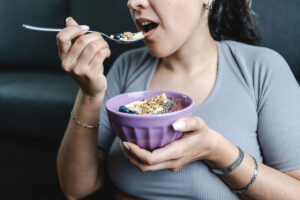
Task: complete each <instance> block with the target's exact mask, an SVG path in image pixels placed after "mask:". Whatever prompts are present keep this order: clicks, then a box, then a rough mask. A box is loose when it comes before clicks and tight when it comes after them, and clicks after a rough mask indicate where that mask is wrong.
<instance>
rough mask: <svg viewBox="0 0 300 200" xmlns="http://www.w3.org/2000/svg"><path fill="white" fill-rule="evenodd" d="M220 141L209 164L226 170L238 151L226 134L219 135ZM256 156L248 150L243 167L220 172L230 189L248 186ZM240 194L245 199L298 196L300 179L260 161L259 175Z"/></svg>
mask: <svg viewBox="0 0 300 200" xmlns="http://www.w3.org/2000/svg"><path fill="white" fill-rule="evenodd" d="M218 140H219V141H218V142H217V143H218V144H222V145H216V148H215V150H214V152H213V153H212V154H211V156H210V157H209V158H208V160H207V161H206V163H207V164H208V165H209V166H210V167H212V168H218V169H223V168H226V167H228V166H230V165H231V164H232V163H233V162H234V161H235V160H236V158H237V157H238V154H239V151H238V148H237V147H236V146H234V145H233V144H231V143H230V142H229V141H228V140H226V139H225V138H224V137H222V136H221V137H218ZM254 170H255V164H254V160H253V158H252V157H251V156H250V155H248V154H247V153H245V157H244V160H243V162H242V163H241V165H240V166H238V167H237V168H236V169H235V170H233V171H232V172H230V173H228V174H224V175H220V178H221V179H222V180H223V181H224V182H225V183H227V185H228V186H229V187H230V188H231V189H241V188H243V187H245V186H246V185H247V184H248V183H249V182H250V180H251V179H252V177H253V175H254ZM240 196H241V197H242V198H243V199H256V200H258V199H299V196H300V181H298V180H296V179H294V178H292V177H290V176H288V175H286V174H284V173H282V172H279V171H277V170H275V169H273V168H271V167H268V166H266V165H264V164H262V163H259V162H258V176H257V178H256V181H255V182H254V184H253V185H252V186H251V187H250V189H249V190H248V191H246V192H244V193H242V194H240Z"/></svg>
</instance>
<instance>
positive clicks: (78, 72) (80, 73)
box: [72, 67, 83, 76]
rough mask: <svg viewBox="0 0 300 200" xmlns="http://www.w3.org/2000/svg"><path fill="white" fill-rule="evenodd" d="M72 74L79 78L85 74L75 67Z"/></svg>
mask: <svg viewBox="0 0 300 200" xmlns="http://www.w3.org/2000/svg"><path fill="white" fill-rule="evenodd" d="M72 72H73V74H75V75H77V76H81V75H82V74H83V71H82V70H81V69H80V68H79V67H75V68H74V69H73V71H72Z"/></svg>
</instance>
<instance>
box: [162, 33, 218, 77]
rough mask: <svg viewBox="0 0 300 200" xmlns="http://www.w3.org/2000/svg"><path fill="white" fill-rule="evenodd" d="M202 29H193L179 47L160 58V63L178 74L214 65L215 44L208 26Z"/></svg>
mask: <svg viewBox="0 0 300 200" xmlns="http://www.w3.org/2000/svg"><path fill="white" fill-rule="evenodd" d="M202 30H203V29H202ZM204 30H205V31H201V29H200V30H199V31H195V32H194V34H193V35H192V37H190V39H189V40H187V41H186V42H185V43H184V44H183V45H182V46H181V47H180V49H178V50H177V51H176V52H175V53H174V54H172V55H170V56H168V57H166V58H163V59H162V65H163V66H165V67H166V68H167V69H168V70H170V71H172V72H178V73H180V74H183V73H184V74H196V73H199V72H202V71H203V70H205V69H207V68H208V67H211V66H214V64H215V63H216V62H217V59H218V58H217V54H218V53H217V45H216V42H215V41H214V39H213V38H212V37H211V35H210V33H209V30H208V28H207V29H204Z"/></svg>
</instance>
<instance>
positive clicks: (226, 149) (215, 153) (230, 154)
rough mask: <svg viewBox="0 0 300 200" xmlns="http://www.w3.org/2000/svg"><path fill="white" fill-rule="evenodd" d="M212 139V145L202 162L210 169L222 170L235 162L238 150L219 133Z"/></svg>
mask: <svg viewBox="0 0 300 200" xmlns="http://www.w3.org/2000/svg"><path fill="white" fill-rule="evenodd" d="M214 137H215V139H214V144H213V146H212V148H211V151H210V152H209V153H208V155H207V157H206V159H205V160H204V161H205V162H206V164H207V165H208V166H210V167H211V168H217V169H223V168H226V167H228V166H230V165H231V164H232V163H234V162H235V160H236V159H237V157H238V156H239V149H238V148H237V147H236V146H235V145H234V144H232V143H230V142H229V141H228V140H227V139H226V138H225V137H223V136H222V135H221V134H219V133H216V134H215V136H214Z"/></svg>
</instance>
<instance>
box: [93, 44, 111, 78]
mask: <svg viewBox="0 0 300 200" xmlns="http://www.w3.org/2000/svg"><path fill="white" fill-rule="evenodd" d="M110 54H111V52H110V49H109V48H104V49H101V51H98V52H97V54H96V55H95V57H94V58H93V60H92V61H91V62H90V67H91V69H92V71H93V72H94V73H103V62H104V60H105V58H108V57H109V56H110Z"/></svg>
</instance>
